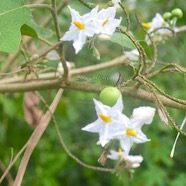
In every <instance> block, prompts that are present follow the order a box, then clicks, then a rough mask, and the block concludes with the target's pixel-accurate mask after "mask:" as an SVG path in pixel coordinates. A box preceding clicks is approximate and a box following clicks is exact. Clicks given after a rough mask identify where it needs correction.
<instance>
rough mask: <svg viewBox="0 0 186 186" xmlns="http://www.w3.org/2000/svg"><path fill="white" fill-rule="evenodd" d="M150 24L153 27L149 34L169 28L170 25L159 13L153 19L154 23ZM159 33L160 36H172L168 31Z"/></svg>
mask: <svg viewBox="0 0 186 186" xmlns="http://www.w3.org/2000/svg"><path fill="white" fill-rule="evenodd" d="M149 24H150V26H151V27H150V29H149V30H148V32H149V33H150V32H152V31H153V30H155V29H157V28H161V27H169V24H168V23H167V22H165V20H164V19H163V17H162V16H161V15H160V14H159V13H156V15H155V17H154V18H153V19H152V21H151V22H150V23H149ZM157 32H159V33H160V34H166V33H169V34H170V30H168V29H159V30H158V31H157Z"/></svg>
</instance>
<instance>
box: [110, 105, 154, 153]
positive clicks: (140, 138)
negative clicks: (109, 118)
mask: <svg viewBox="0 0 186 186" xmlns="http://www.w3.org/2000/svg"><path fill="white" fill-rule="evenodd" d="M154 114H155V109H154V108H151V107H139V108H136V109H134V110H133V114H132V118H131V119H129V118H128V117H127V116H125V115H124V114H122V113H119V117H120V119H119V121H120V122H121V123H122V125H120V126H121V128H120V129H119V130H118V131H114V132H113V133H112V134H111V135H110V137H111V139H118V140H119V141H120V145H121V147H122V149H123V150H124V151H125V152H127V153H129V151H130V148H131V146H132V145H133V143H145V142H147V141H149V139H148V138H147V137H146V135H145V134H144V133H143V132H142V131H141V128H142V126H143V125H144V124H150V123H151V122H152V120H153V117H154Z"/></svg>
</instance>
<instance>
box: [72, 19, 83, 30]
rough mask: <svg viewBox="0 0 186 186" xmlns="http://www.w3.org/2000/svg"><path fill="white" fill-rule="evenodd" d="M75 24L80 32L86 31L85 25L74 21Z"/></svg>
mask: <svg viewBox="0 0 186 186" xmlns="http://www.w3.org/2000/svg"><path fill="white" fill-rule="evenodd" d="M74 24H75V26H76V27H77V28H78V29H79V30H83V29H85V25H84V24H83V23H81V22H79V21H74Z"/></svg>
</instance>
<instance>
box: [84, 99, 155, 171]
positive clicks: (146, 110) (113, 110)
mask: <svg viewBox="0 0 186 186" xmlns="http://www.w3.org/2000/svg"><path fill="white" fill-rule="evenodd" d="M93 101H94V104H95V109H96V113H97V117H98V119H97V120H96V121H95V122H93V123H90V124H88V125H86V126H85V127H83V128H82V130H84V131H88V132H93V133H98V134H99V141H98V142H97V144H100V145H101V146H102V147H105V145H106V144H108V143H109V142H110V141H111V140H118V141H119V144H120V147H121V148H120V149H119V151H118V152H117V151H114V150H111V151H110V154H109V155H108V158H110V159H113V160H122V161H124V162H127V163H128V164H130V168H135V167H138V166H139V165H140V163H141V162H142V160H143V157H142V156H141V155H139V156H131V155H129V153H130V149H131V146H132V145H133V144H134V143H145V142H147V141H149V139H148V138H147V137H146V135H145V134H144V133H143V132H142V131H141V128H142V126H143V125H144V124H150V123H151V122H152V120H153V117H154V114H155V109H154V108H152V107H138V108H135V109H134V110H133V113H132V116H131V117H130V118H128V117H127V116H126V115H124V114H123V113H122V111H123V102H122V97H121V96H120V97H119V98H118V100H117V102H116V104H115V105H114V106H112V107H110V106H107V105H104V104H103V103H102V102H100V101H98V100H95V99H94V100H93Z"/></svg>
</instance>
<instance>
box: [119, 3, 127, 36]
mask: <svg viewBox="0 0 186 186" xmlns="http://www.w3.org/2000/svg"><path fill="white" fill-rule="evenodd" d="M118 4H119V5H120V7H121V8H122V9H123V12H124V13H125V15H126V20H127V29H126V31H127V32H129V30H130V18H129V14H128V12H127V10H126V8H125V6H123V5H122V3H118Z"/></svg>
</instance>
